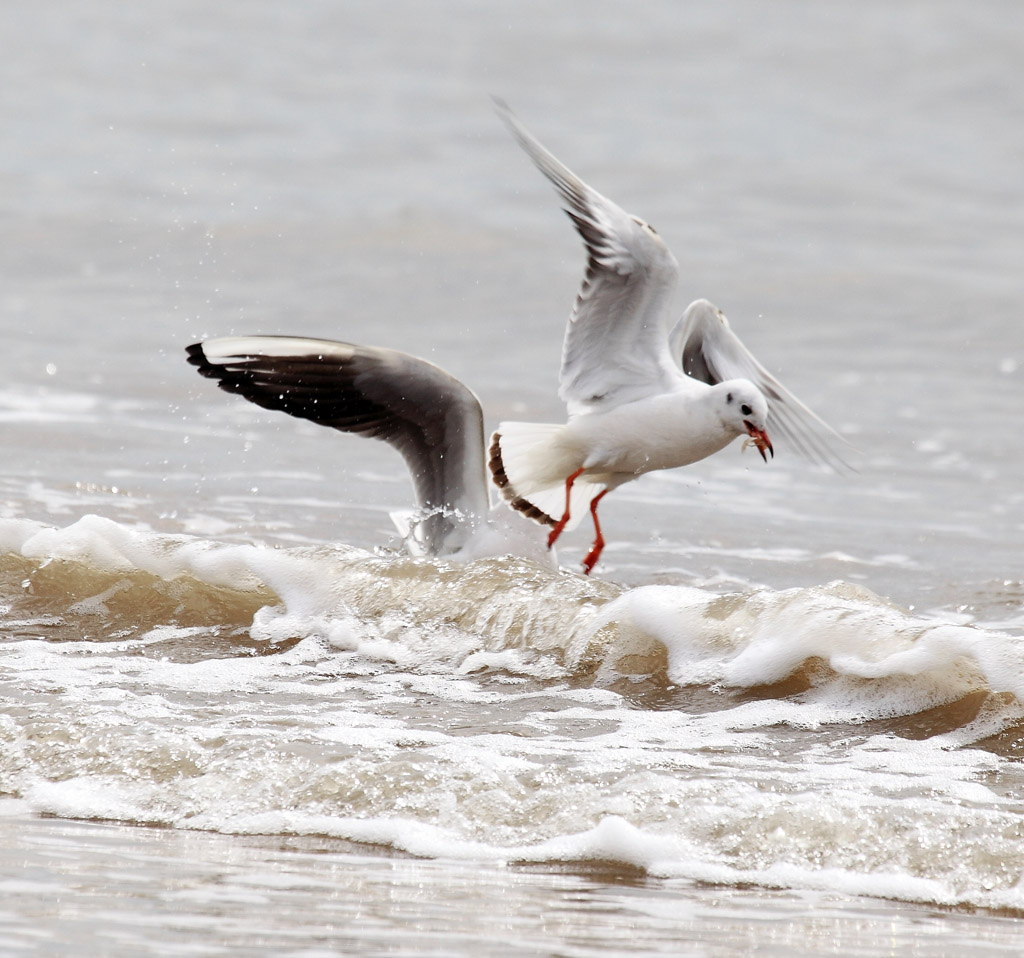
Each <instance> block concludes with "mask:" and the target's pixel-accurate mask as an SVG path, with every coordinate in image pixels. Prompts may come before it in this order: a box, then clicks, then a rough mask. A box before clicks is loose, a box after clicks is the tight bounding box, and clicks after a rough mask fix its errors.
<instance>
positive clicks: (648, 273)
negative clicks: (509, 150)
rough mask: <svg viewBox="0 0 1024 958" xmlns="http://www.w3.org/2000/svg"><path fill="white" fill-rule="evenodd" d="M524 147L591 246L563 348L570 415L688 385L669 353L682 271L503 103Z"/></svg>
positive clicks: (563, 388)
mask: <svg viewBox="0 0 1024 958" xmlns="http://www.w3.org/2000/svg"><path fill="white" fill-rule="evenodd" d="M498 110H499V113H500V115H501V117H502V119H503V120H504V121H505V123H506V125H507V126H508V127H509V129H510V130H511V131H512V134H513V135H514V136H515V138H516V140H518V142H519V144H520V146H522V148H523V149H524V150H525V151H526V152H527V154H528V155H529V156H530V159H531V160H533V162H534V164H535V165H536V166H537V168H538V169H539V170H540V171H541V172H542V173H543V174H544V175H545V176H546V177H547V178H548V179H549V180H550V181H551V182H552V184H553V185H554V187H555V189H556V190H557V191H558V193H559V195H560V196H561V197H562V199H563V200H564V201H565V211H566V213H568V215H569V218H570V219H571V220H572V222H573V224H574V225H575V227H576V229H577V231H578V232H579V234H580V236H581V237H582V238H583V242H584V244H585V246H586V249H587V267H586V274H585V276H584V279H583V285H582V286H581V287H580V291H579V294H578V295H577V297H576V304H575V306H574V308H573V311H572V315H571V316H570V318H569V323H568V327H567V329H566V332H565V340H564V343H563V345H562V369H561V373H560V375H559V390H558V395H559V397H560V398H561V399H562V401H563V402H564V403H565V404H566V406H567V407H568V410H569V415H570V416H574V415H577V414H579V413H585V412H591V411H593V410H595V409H597V408H600V407H601V406H618V405H621V404H622V403H626V402H631V401H633V400H636V399H642V398H645V397H647V396H652V395H656V394H658V393H663V392H668V391H671V390H676V389H679V388H685V383H684V382H681V380H682V379H683V377H682V376H681V375H680V370H679V366H678V363H677V361H676V359H675V357H674V356H672V354H671V352H670V351H669V348H668V332H669V316H670V313H669V310H670V307H671V303H672V295H673V293H674V292H675V286H676V281H677V278H678V275H679V266H678V264H677V263H676V260H675V257H674V256H673V255H672V253H671V252H669V250H668V248H667V247H666V246H665V244H664V243H663V242H662V240H661V238H660V237H659V236H658V235H657V234H656V233H655V232H654V230H653V229H651V227H650V226H648V225H647V224H645V223H643V222H641V221H640V220H638V219H637V218H636V217H634V216H630V215H629V214H628V213H627V212H625V210H623V209H621V208H620V207H619V206H617V205H616V204H615V203H613V202H612V201H611V200H609V199H607V198H606V197H604V196H602V195H601V194H600V193H598V192H597V191H596V190H593V189H591V188H590V187H589V186H587V184H586V183H584V182H583V181H582V180H581V179H580V178H579V177H578V176H576V175H575V174H574V173H572V171H571V170H569V169H568V168H567V167H565V166H564V165H563V164H562V163H561V162H559V160H557V159H556V158H555V157H554V156H553V155H552V154H551V153H549V152H548V150H546V149H545V148H544V147H543V146H542V145H541V144H540V143H539V142H538V141H537V140H536V139H535V138H534V137H533V136H532V135H531V134H530V132H529V131H528V130H526V128H525V127H524V126H523V125H522V124H521V123H520V122H519V120H518V119H517V118H516V117H515V115H514V114H513V113H512V112H511V111H510V110H509V109H508V107H507V106H505V105H504V104H503V103H500V102H499V103H498Z"/></svg>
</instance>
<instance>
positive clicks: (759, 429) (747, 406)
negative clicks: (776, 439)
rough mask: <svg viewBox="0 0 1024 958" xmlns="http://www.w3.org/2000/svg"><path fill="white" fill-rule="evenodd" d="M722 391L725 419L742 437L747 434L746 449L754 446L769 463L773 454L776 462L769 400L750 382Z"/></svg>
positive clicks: (736, 383)
mask: <svg viewBox="0 0 1024 958" xmlns="http://www.w3.org/2000/svg"><path fill="white" fill-rule="evenodd" d="M718 388H719V391H720V392H722V393H724V394H725V409H724V416H723V418H724V420H725V422H726V424H727V425H728V426H729V427H730V428H732V429H733V430H735V432H736V434H737V435H739V436H742V435H743V434H744V433H746V434H747V437H748V438H747V441H746V442H745V443H744V444H743V448H744V449H746V447H747V446H748V445H753V446H754V447H755V448H756V449H757V451H758V452H759V453H761V458H762V459H763V460H764V461H765V462H767V461H768V454H769V453H770V454H771V456H772V458H773V459H774V458H775V450H774V449H773V448H772V441H771V440H770V439H769V438H768V432H767V423H768V400H767V399H765V398H764V394H763V393H762V392H761V390H759V389H758V388H757V387H756V386H755V385H754V384H753V383H752V382H750V381H748V380H746V379H735V380H732V381H730V382H725V383H721V384H720V385H719V387H718Z"/></svg>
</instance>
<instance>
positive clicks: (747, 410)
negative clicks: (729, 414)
mask: <svg viewBox="0 0 1024 958" xmlns="http://www.w3.org/2000/svg"><path fill="white" fill-rule="evenodd" d="M753 411H754V410H753V409H751V408H750V407H749V406H748V405H747V404H746V403H744V404H743V405H742V406H740V412H741V413H743V415H744V416H749V415H750V414H751V413H752V412H753Z"/></svg>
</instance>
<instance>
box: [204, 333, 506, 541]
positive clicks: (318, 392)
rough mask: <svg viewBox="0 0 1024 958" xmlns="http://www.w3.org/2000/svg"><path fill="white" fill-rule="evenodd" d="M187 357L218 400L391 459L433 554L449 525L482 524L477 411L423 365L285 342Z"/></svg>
mask: <svg viewBox="0 0 1024 958" xmlns="http://www.w3.org/2000/svg"><path fill="white" fill-rule="evenodd" d="M187 352H188V361H189V362H190V363H191V364H192V365H193V366H195V367H196V368H197V369H198V371H199V373H200V375H203V376H207V377H209V378H210V379H215V380H216V381H217V385H218V386H220V388H221V389H223V390H225V391H226V392H231V393H238V394H239V395H242V396H244V397H245V398H246V399H248V400H249V401H250V402H254V403H256V404H257V405H258V406H263V407H264V408H265V409H277V410H280V411H281V412H285V413H288V415H290V416H297V417H298V418H300V419H308V420H310V421H311V422H315V423H318V424H319V425H321V426H330V427H331V428H332V429H339V430H341V431H342V432H351V433H356V434H358V435H361V436H370V437H372V438H374V439H381V440H383V441H384V442H387V443H389V444H390V445H391V446H393V447H394V448H395V449H397V450H398V451H399V452H400V453H401V454H402V456H403V457H404V459H405V462H406V465H407V466H408V468H409V472H410V474H411V475H412V480H413V484H414V486H415V489H416V499H417V504H418V506H419V507H420V509H421V510H423V511H424V513H432V514H433V515H432V516H428V518H427V519H426V520H424V522H425V523H426V524H428V525H429V524H430V523H433V528H427V529H422V528H421V529H420V530H419V534H420V535H421V537H422V536H425V537H426V538H427V539H428V540H431V541H432V542H433V551H438V552H439V551H442V549H441V546H442V540H443V539H444V538H445V537H446V536H447V535H448V534H449V532H450V531H451V529H449V526H451V527H452V528H454V527H455V526H456V525H458V524H459V523H458V521H457V520H459V519H460V518H466V517H483V516H484V515H486V513H487V511H488V508H489V499H488V492H487V475H486V471H485V464H484V431H483V412H482V410H481V408H480V402H479V400H478V399H477V398H476V396H475V395H473V393H472V392H471V391H470V390H469V389H468V388H467V387H466V386H464V385H463V384H462V383H461V382H459V380H457V379H455V378H454V377H453V376H451V375H449V374H448V373H446V372H445V371H444V370H443V369H440V368H438V367H437V366H434V365H433V364H432V363H428V362H426V361H425V360H422V359H418V358H416V357H415V356H409V355H407V354H406V353H401V352H397V351H396V350H393V349H379V348H376V347H372V346H354V345H351V344H350V343H338V342H332V341H331V340H325V339H302V338H296V337H290V336H241V337H228V338H224V339H211V340H207V341H206V342H203V343H195V344H194V345H192V346H189V347H188V348H187ZM448 514H455V515H454V517H452V516H449V515H448ZM450 519H451V520H452V521H449V520H450ZM450 546H451V544H450V543H449V547H450Z"/></svg>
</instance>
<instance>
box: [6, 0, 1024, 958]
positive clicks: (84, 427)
mask: <svg viewBox="0 0 1024 958" xmlns="http://www.w3.org/2000/svg"><path fill="white" fill-rule="evenodd" d="M0 22H2V23H3V27H4V29H5V30H6V34H7V35H8V36H12V37H17V38H18V39H19V42H18V43H17V44H14V45H13V47H12V50H11V55H10V56H9V57H7V58H6V59H5V61H4V63H3V64H2V66H0V70H2V71H3V77H4V80H5V82H4V83H3V84H2V85H0V91H2V92H0V114H2V116H3V118H4V121H5V125H6V128H7V129H8V131H9V132H8V139H9V143H10V144H11V146H10V148H9V149H8V150H7V151H5V153H4V156H3V158H2V159H0V184H2V186H3V191H2V196H3V199H2V201H0V213H2V215H0V236H2V239H3V242H2V243H0V275H2V276H3V279H4V283H3V288H2V290H0V328H2V329H3V331H4V332H5V333H6V336H5V342H6V343H7V345H8V350H7V356H6V358H5V359H4V360H3V364H4V377H3V380H2V382H0V435H2V437H3V448H4V457H3V460H2V462H0V583H2V588H0V666H2V668H0V702H2V708H0V793H2V794H3V796H5V797H4V798H3V799H2V801H0V836H2V837H0V849H2V855H0V863H2V864H0V886H2V887H3V889H4V894H3V896H2V898H3V902H2V904H0V930H2V932H3V934H2V935H0V939H2V941H0V954H12V955H15V954H16V955H21V954H41V955H46V954H54V955H56V954H63V953H67V950H68V948H69V947H71V946H74V947H75V948H76V953H78V954H104V955H117V954H125V955H129V954H130V955H137V954H147V953H168V952H169V951H174V953H179V952H180V953H184V954H188V953H197V954H233V953H240V952H242V951H245V952H246V953H259V954H275V955H278V954H294V955H319V954H350V953H356V954H431V953H433V954H467V955H469V954H472V955H478V954H495V955H504V954H507V955H518V954H524V955H525V954H565V955H589V954H597V953H601V954H608V953H626V952H627V951H628V952H629V953H630V954H679V953H686V954H695V955H713V956H719V955H733V954H746V953H749V952H750V951H751V950H752V949H754V948H755V947H756V948H757V950H758V953H764V954H768V955H771V954H779V955H781V954H787V955H789V954H807V955H827V954H834V955H853V954H864V955H869V954H879V953H883V952H890V951H891V952H898V953H900V954H908V955H930V956H931V955H961V954H964V953H966V952H967V951H968V950H969V951H970V953H972V954H978V955H990V954H991V955H1000V954H1017V953H1019V950H1020V945H1021V941H1022V939H1024V932H1022V931H1021V928H1022V925H1021V915H1022V911H1024V890H1022V889H1024V881H1022V879H1024V814H1022V811H1024V809H1022V802H1024V775H1022V772H1021V764H1020V756H1021V749H1022V745H1021V742H1022V735H1024V733H1022V729H1024V705H1022V702H1024V646H1022V644H1021V642H1022V639H1021V636H1022V632H1024V585H1022V574H1021V569H1020V547H1019V544H1020V540H1021V531H1022V527H1024V520H1022V503H1024V493H1022V492H1021V487H1020V481H1019V476H1020V474H1021V471H1022V466H1024V454H1022V447H1021V443H1020V441H1019V432H1018V426H1017V409H1018V406H1019V401H1020V394H1021V379H1020V376H1021V373H1020V363H1021V362H1022V360H1024V334H1022V332H1021V326H1020V322H1019V311H1020V305H1021V303H1022V301H1024V279H1022V275H1021V272H1020V269H1019V263H1020V262H1021V261H1022V255H1024V246H1022V240H1021V235H1022V234H1021V230H1020V226H1021V223H1022V221H1024V184H1022V181H1021V177H1020V169H1021V160H1022V158H1024V124H1022V123H1021V122H1020V119H1021V117H1022V115H1024V93H1022V92H1021V90H1020V89H1019V85H1018V84H1015V83H1014V82H1013V79H1014V77H1015V76H1016V72H1017V65H1018V64H1019V62H1020V56H1021V53H1022V50H1021V46H1022V44H1024V39H1022V38H1024V31H1022V30H1021V29H1020V27H1022V26H1024V24H1022V23H1021V13H1020V12H1019V10H1018V9H1017V7H1016V6H1015V5H1013V4H1011V3H1005V4H1000V3H997V4H992V5H990V6H989V7H987V8H986V10H985V11H984V15H981V13H980V12H979V11H978V10H977V8H973V7H972V8H968V7H967V6H965V5H962V4H959V3H952V2H947V3H907V4H901V5H899V6H898V7H893V6H889V5H882V4H854V3H840V4H830V5H828V6H826V7H822V6H817V5H815V6H811V5H807V4H803V3H797V2H792V3H781V4H773V5H772V6H771V7H766V6H764V5H760V4H755V3H752V2H730V3H724V4H696V5H690V6H688V7H686V8H685V9H681V8H679V7H678V5H675V4H669V3H664V4H650V5H646V6H645V7H644V8H643V14H642V15H638V14H637V13H636V11H635V10H627V9H626V8H625V7H620V6H619V5H616V4H613V3H599V4H587V5H578V4H575V3H571V4H564V5H561V6H558V7H556V8H553V9H552V8H550V7H549V6H548V5H540V4H516V5H507V6H506V5H497V6H495V5H488V6H477V5H475V4H469V3H455V2H446V3H442V4H440V5H437V4H435V5H433V6H432V7H431V8H430V11H429V14H428V12H427V11H426V9H425V8H421V7H419V6H418V5H412V4H404V3H398V4H393V5H387V6H384V7H374V8H372V10H371V9H370V8H367V9H366V10H364V11H355V10H352V9H350V8H343V7H337V6H336V5H334V4H330V3H327V2H313V0H310V2H307V3H303V4H300V5H297V6H295V5H293V6H282V5H277V4H272V3H269V2H259V3H246V4H241V3H228V4H221V5H220V6H218V7H217V8H216V9H212V8H208V7H207V6H204V5H202V4H196V3H191V2H187V0H176V2H175V3H172V4H169V5H165V6H164V7H162V8H161V9H160V10H159V11H157V10H153V9H149V8H142V7H140V8H137V9H136V8H123V7H122V6H118V5H115V4H112V3H109V2H105V0H91V2H88V3H84V4H80V5H78V6H77V7H76V8H75V9H74V11H69V10H65V9H64V8H63V7H62V8H61V11H60V15H59V16H57V15H56V6H55V5H51V4H46V3H43V4H39V5H36V6H33V7H32V9H31V10H28V9H27V8H26V9H21V8H18V9H15V8H13V7H12V8H11V9H10V10H7V11H6V12H4V13H0ZM491 93H497V94H501V95H502V96H504V97H505V98H506V99H508V100H509V101H510V102H511V103H512V105H513V106H514V107H515V108H516V109H517V111H518V112H519V113H520V115H521V116H522V117H523V119H524V121H525V122H526V123H527V124H528V125H529V126H530V127H531V128H532V129H533V130H534V131H535V132H536V133H537V134H538V136H540V137H541V139H542V140H544V141H545V142H546V143H547V144H548V145H550V147H551V148H552V149H553V150H554V151H555V152H556V153H557V154H558V155H559V156H560V157H561V158H563V159H564V160H565V161H566V162H567V163H568V164H569V165H570V166H571V167H572V168H573V169H575V170H576V171H577V172H578V173H579V174H580V175H581V176H583V177H584V178H585V179H587V180H588V181H589V182H591V183H592V184H593V185H594V186H595V187H596V188H598V189H599V190H601V191H602V192H604V193H606V194H607V195H609V196H611V197H612V198H613V199H615V200H616V201H617V202H619V203H620V204H622V205H623V206H625V207H626V208H627V209H629V210H630V211H631V212H635V213H637V214H638V215H641V216H643V217H644V218H645V219H648V220H649V221H651V222H652V223H653V224H654V225H655V226H656V227H657V229H658V230H659V232H660V233H661V235H662V236H663V237H664V238H665V239H666V241H667V242H668V243H669V245H670V246H671V247H672V248H673V250H674V252H675V253H676V256H677V258H678V259H679V260H680V264H681V267H682V278H681V283H680V287H681V288H680V301H679V308H680V310H682V308H683V307H684V306H685V305H686V303H687V302H688V301H689V299H692V298H695V297H697V296H705V297H707V298H709V299H711V300H713V301H715V302H716V303H717V304H718V305H719V306H721V307H722V308H723V309H724V310H725V312H726V313H727V315H728V316H729V317H730V320H731V322H732V324H733V327H734V328H735V329H736V330H737V332H738V333H739V334H740V336H741V337H742V338H743V339H744V341H745V342H746V343H747V345H749V346H750V347H751V348H752V349H753V351H754V352H755V354H757V355H758V357H759V358H760V359H761V360H762V361H763V362H764V363H765V364H766V365H767V366H768V367H769V368H770V369H772V370H773V371H774V372H776V373H777V374H778V375H779V377H780V378H781V379H782V380H783V381H784V382H785V383H786V384H787V385H788V386H789V387H790V388H792V389H793V390H794V391H795V392H796V393H797V394H798V395H800V396H801V398H803V399H805V400H806V401H807V402H808V403H809V404H810V405H811V406H812V407H813V408H815V410H816V411H818V412H819V413H820V414H821V415H823V416H824V417H825V418H826V419H827V420H829V421H830V422H832V423H833V424H834V425H835V426H836V427H837V428H838V429H839V430H840V431H841V432H842V433H843V434H844V436H846V437H847V438H848V439H849V441H850V442H851V443H852V444H853V445H854V446H855V447H856V449H857V454H856V465H857V469H858V471H857V472H856V473H855V474H853V475H836V474H832V473H828V472H825V471H821V470H818V469H816V468H813V467H811V466H809V465H807V464H806V463H804V462H802V461H800V460H799V459H798V458H796V457H795V456H793V455H792V454H789V453H787V450H785V449H784V448H782V446H781V444H779V446H778V448H777V449H776V453H777V454H776V458H775V460H774V461H773V462H772V463H771V464H770V465H768V466H765V465H764V464H763V463H761V462H760V460H759V459H758V458H756V457H755V456H753V454H752V453H748V454H747V455H743V454H742V453H741V452H740V448H739V444H736V446H735V447H734V448H730V449H728V450H725V451H724V452H722V453H720V454H719V455H718V456H716V457H714V458H713V459H712V460H710V461H708V462H705V463H701V464H698V465H697V466H694V467H691V468H688V469H686V470H680V471H678V472H674V473H664V474H656V475H651V476H648V477H645V478H644V479H643V480H641V481H639V482H637V483H634V484H631V485H630V486H627V487H625V488H623V489H620V490H618V491H617V492H616V493H615V495H613V496H611V497H609V499H608V500H607V503H606V506H605V507H603V509H602V512H603V518H604V525H605V532H606V535H607V537H608V539H609V545H608V548H607V550H606V552H605V555H604V557H603V559H602V562H601V565H600V566H599V567H598V570H597V574H596V575H595V576H594V577H593V578H591V579H585V578H584V577H582V576H580V575H578V573H577V570H578V562H579V559H580V557H581V556H582V554H583V552H584V551H585V549H586V547H587V544H588V543H587V534H586V529H585V528H583V527H581V529H580V530H579V531H578V532H576V533H574V534H573V535H572V536H571V537H569V538H567V539H566V541H565V544H564V547H563V548H562V549H561V551H560V556H559V557H560V560H561V563H562V569H561V571H557V572H556V571H553V570H551V569H547V568H542V567H540V566H536V565H533V564H531V563H529V562H527V561H526V560H521V559H514V558H504V559H492V560H483V561H481V562H478V563H474V564H472V565H469V566H458V565H454V564H451V563H446V562H433V561H427V560H414V559H409V558H406V557H404V556H403V555H402V554H401V552H400V548H399V547H400V542H399V540H398V539H397V536H396V535H395V533H394V532H393V526H392V523H391V519H390V516H389V513H391V512H392V511H394V510H400V509H403V508H407V507H408V505H409V501H410V496H411V486H410V483H409V481H408V479H407V477H406V475H405V472H404V467H403V466H402V463H401V461H400V459H399V458H398V457H397V456H396V455H395V454H394V452H393V451H392V450H390V449H388V448H387V447H385V446H383V445H381V444H378V443H374V442H369V441H366V440H360V439H356V438H352V437H343V436H339V435H337V434H334V433H330V432H328V431H326V430H323V429H319V428H317V427H315V426H312V425H309V424H306V423H301V422H297V421H293V420H289V419H287V418H286V417H283V416H275V415H274V414H271V413H267V412H264V411H262V410H259V409H257V408H255V407H253V406H250V405H248V404H247V403H245V402H243V401H241V400H239V399H237V398H235V397H229V396H225V395H224V394H222V393H220V392H218V391H217V390H216V389H215V388H213V386H212V384H210V383H209V382H206V381H203V380H201V379H199V377H197V376H196V375H195V373H194V370H192V369H191V368H190V367H189V366H187V364H186V363H185V361H184V347H185V346H186V345H188V344H189V343H191V342H194V341H196V340H198V339H201V338H203V337H205V336H219V335H228V334H233V333H238V334H241V333H250V332H259V333H290V334H298V335H308V336H321V337H325V338H334V339H343V340H350V341H354V342H362V343H370V344H375V345H384V346H391V347H395V348H398V349H403V350H405V351H408V352H412V353H415V354H418V355H422V356H425V357H427V358H429V359H431V360H432V361H434V362H436V363H438V364H440V365H442V366H444V367H445V368H447V369H448V370H450V371H451V372H452V373H454V374H456V375H458V376H459V377H460V378H461V379H463V380H464V381H465V382H467V384H469V385H470V386H471V387H472V388H473V389H474V390H476V391H477V393H478V395H479V396H480V398H481V401H482V403H483V405H484V409H485V413H486V415H487V424H488V426H493V425H494V424H496V423H497V422H498V421H499V420H501V419H503V418H510V417H511V418H522V419H538V420H553V419H556V418H558V417H559V416H560V415H561V414H562V410H561V408H560V406H559V404H558V401H557V398H556V395H555V384H556V377H557V367H558V350H559V343H560V339H561V334H562V328H563V324H564V321H565V317H566V316H567V314H568V311H569V308H570V306H571V303H572V298H573V296H574V294H575V291H576V287H577V283H578V281H579V278H580V274H581V272H582V262H583V254H582V250H581V249H580V248H579V243H578V240H577V238H576V236H575V234H574V233H573V232H572V230H571V227H570V226H569V224H568V223H567V222H565V218H564V217H563V216H561V214H559V212H558V210H557V203H556V201H555V199H554V197H553V195H552V194H551V191H550V189H549V187H548V185H547V184H546V183H545V182H544V181H543V180H542V178H540V177H539V176H538V175H537V174H536V171H535V170H533V169H532V168H531V167H530V165H529V163H528V161H527V160H526V158H525V157H524V156H523V155H522V154H521V153H520V152H519V151H518V149H517V148H516V146H515V144H514V143H513V142H512V141H511V140H510V138H509V137H508V135H507V133H506V131H505V130H504V129H503V128H502V126H501V124H500V122H499V121H498V120H497V118H496V117H494V116H493V113H492V110H491V107H490V104H489V100H488V95H489V94H491Z"/></svg>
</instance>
